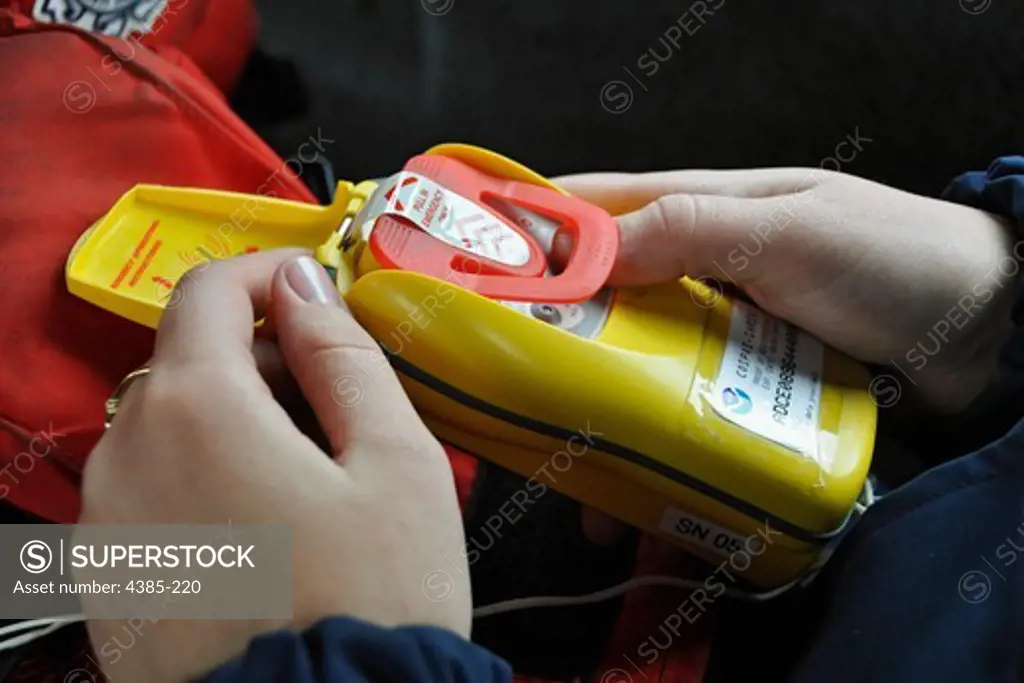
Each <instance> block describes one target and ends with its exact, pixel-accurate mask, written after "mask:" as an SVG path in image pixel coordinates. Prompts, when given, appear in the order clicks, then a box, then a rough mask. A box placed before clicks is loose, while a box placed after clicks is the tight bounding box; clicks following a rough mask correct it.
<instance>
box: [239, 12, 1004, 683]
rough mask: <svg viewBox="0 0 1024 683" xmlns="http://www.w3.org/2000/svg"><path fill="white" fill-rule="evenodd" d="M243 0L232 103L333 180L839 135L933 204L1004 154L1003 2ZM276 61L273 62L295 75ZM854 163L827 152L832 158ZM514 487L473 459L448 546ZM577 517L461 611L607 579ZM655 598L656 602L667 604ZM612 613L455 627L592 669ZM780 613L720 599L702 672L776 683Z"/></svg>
mask: <svg viewBox="0 0 1024 683" xmlns="http://www.w3.org/2000/svg"><path fill="white" fill-rule="evenodd" d="M224 1H230V0H224ZM257 5H258V6H259V9H260V14H261V20H262V26H261V40H260V44H261V48H262V51H263V53H265V54H266V55H270V56H272V57H273V58H274V60H270V61H268V60H265V59H257V60H255V61H254V63H253V66H252V68H251V69H250V73H249V74H248V75H247V77H246V87H244V88H243V89H242V95H241V96H240V99H238V100H236V105H237V108H238V109H239V110H240V111H241V113H242V114H243V116H244V117H245V118H246V119H247V120H249V121H250V122H251V123H252V124H253V125H254V127H255V128H256V129H257V130H258V131H259V132H260V133H261V134H262V135H263V136H264V137H265V138H266V139H267V140H268V141H269V142H270V143H271V144H272V145H273V146H274V147H275V148H276V149H277V150H278V151H279V152H280V153H281V154H282V155H283V156H286V157H287V156H291V155H294V154H295V153H296V151H297V149H298V146H299V145H300V144H301V143H303V142H304V141H306V140H307V139H308V137H309V136H313V137H314V138H316V137H317V136H318V131H319V132H320V133H321V134H322V136H323V137H325V138H329V139H333V140H335V142H333V143H330V144H327V145H326V148H327V153H328V155H329V157H330V159H331V161H332V163H333V166H334V169H335V172H336V173H337V175H338V177H340V178H344V179H348V180H361V179H364V178H368V177H376V176H380V175H383V174H389V173H392V172H394V171H396V170H397V169H398V168H400V167H401V165H402V164H403V163H404V161H405V160H406V159H407V158H408V157H410V156H412V155H414V154H416V153H418V152H421V151H423V150H425V149H426V148H428V147H430V146H432V145H434V144H437V143H439V142H446V141H461V142H469V143H474V144H478V145H483V146H485V147H490V148H492V149H494V150H496V151H499V152H501V153H504V154H506V155H508V156H510V157H512V158H514V159H517V160H518V161H521V162H523V163H524V164H526V165H527V166H530V167H532V168H534V169H536V170H538V171H540V172H541V173H543V174H546V175H557V174H561V173H569V172H576V171H593V170H628V171H645V170H661V169H672V168H743V167H763V166H819V165H821V164H823V163H825V165H826V167H828V168H836V165H835V162H833V161H824V160H825V159H827V158H829V157H832V156H833V155H834V154H835V153H836V147H837V145H838V144H839V143H841V142H843V141H844V140H847V138H848V136H851V137H856V136H859V138H860V139H861V140H862V143H861V147H862V149H861V150H860V151H858V152H857V153H856V156H855V157H854V158H853V159H852V160H849V161H848V162H847V163H843V164H842V165H841V167H840V170H842V171H845V172H849V173H853V174H856V175H860V176H863V177H867V178H871V179H874V180H877V181H880V182H884V183H887V184H890V185H894V186H897V187H900V188H903V189H906V190H910V191H914V192H919V193H922V194H928V195H938V194H939V193H940V192H941V191H942V189H943V188H944V187H945V186H946V184H947V183H948V182H949V181H950V179H952V178H953V177H954V176H955V175H957V174H958V173H961V172H963V171H965V170H974V169H981V168H984V167H985V166H986V165H987V164H988V163H989V162H990V161H991V160H992V159H993V158H994V157H996V156H999V155H1002V154H1010V153H1015V152H1020V151H1021V150H1022V147H1024V145H1022V144H1021V143H1022V142H1024V129H1022V125H1021V122H1024V95H1022V94H1021V91H1022V87H1024V86H1022V80H1021V78H1022V75H1024V41H1022V39H1021V36H1022V29H1024V3H1021V2H1019V0H903V1H902V2H892V1H891V0H825V1H823V2H809V1H808V2H799V1H797V0H774V1H773V0H724V1H723V0H705V2H704V3H700V2H693V1H692V0H681V1H680V0H671V1H668V0H642V1H636V0H634V1H632V2H631V1H629V0H616V1H614V2H612V1H602V0H589V1H583V0H422V1H421V0H258V2H257ZM703 8H717V9H715V10H714V13H713V14H711V13H709V12H707V11H705V12H704V13H703V19H704V22H703V23H701V22H700V21H699V19H698V17H697V15H698V14H701V10H702V9H703ZM673 26H675V27H676V28H673ZM682 27H688V29H689V31H690V32H691V33H692V35H690V34H689V33H688V32H687V31H685V30H683V28H682ZM668 37H672V38H674V39H675V40H676V42H677V43H678V47H677V46H676V45H673V44H672V43H671V42H670V41H669V40H668ZM648 51H653V52H648ZM645 53H646V54H647V56H646V57H645V56H644V55H645ZM655 57H659V58H660V60H662V61H655ZM641 59H643V61H644V64H647V65H648V66H646V67H643V66H642V65H641V64H640V63H638V62H639V61H640V60H641ZM275 60H288V61H290V62H292V63H293V65H294V72H293V71H291V70H290V69H289V67H288V66H287V65H286V64H284V63H282V62H279V61H275ZM652 63H657V64H658V68H657V71H656V72H654V73H651V72H652V71H653V67H651V66H650V64H652ZM637 79H638V80H639V82H638V80H637ZM615 81H619V83H613V82H615ZM609 84H611V85H609ZM626 86H628V87H629V88H630V89H631V90H630V91H627V90H626V89H625V88H626ZM602 93H604V95H605V97H604V99H602ZM626 104H628V106H625V105H626ZM283 119H287V120H283ZM307 149H308V148H307ZM851 152H852V148H851V147H850V146H846V147H844V148H843V149H842V150H841V153H842V154H843V155H844V157H845V158H846V159H850V154H851ZM1022 348H1024V347H1022ZM1022 370H1024V366H1022ZM1011 403H1013V402H1012V401H1010V402H1007V401H1006V400H1004V399H1000V398H998V397H997V398H995V399H993V400H992V401H990V404H992V405H997V406H998V405H1003V407H1004V408H1005V407H1009V408H1011V409H1012V408H1013V406H1012V405H1010V404H1011ZM1003 412H1006V411H1005V410H1004V411H1003ZM1010 417H1011V418H1012V416H1010ZM882 419H883V424H882V433H881V435H880V439H883V440H884V439H890V438H892V439H895V440H896V441H899V442H901V443H904V444H909V447H911V448H912V450H913V451H914V452H916V453H919V454H922V455H923V456H924V457H925V459H928V460H931V461H932V462H935V461H939V460H942V459H944V458H948V457H952V456H954V455H956V454H958V453H963V452H966V451H969V450H971V449H972V448H974V447H976V446H978V445H979V444H980V443H984V442H986V440H991V439H992V438H994V437H995V436H997V435H998V434H996V433H995V432H994V431H993V430H998V429H999V427H998V425H996V426H993V427H991V428H990V429H988V430H986V429H983V428H978V427H977V426H976V423H972V422H970V418H965V420H964V421H960V422H957V421H946V422H945V423H943V424H942V425H938V424H935V423H934V421H930V422H928V423H925V424H923V425H917V426H911V427H908V426H906V425H901V426H898V427H897V428H895V429H889V428H888V427H887V426H886V424H885V420H886V419H887V414H883V415H882ZM993 424H994V423H993ZM966 425H969V426H966ZM1000 433H1001V432H1000ZM883 443H884V441H880V448H881V447H882V444H883ZM521 487H522V480H521V479H519V478H517V477H515V476H514V475H510V474H508V473H506V472H504V471H502V470H500V469H498V468H496V467H494V466H491V465H488V464H486V463H483V464H482V465H481V476H480V477H478V482H477V485H476V490H475V492H474V496H473V500H472V504H471V505H470V507H469V509H468V510H467V511H466V532H467V537H468V538H469V537H473V536H474V535H479V531H480V529H481V528H482V525H483V524H484V522H485V520H487V519H488V517H489V516H490V515H492V514H494V511H495V509H496V508H497V507H498V506H500V505H501V504H502V503H503V502H504V501H505V500H507V499H508V497H509V494H510V493H511V492H514V491H516V490H518V489H520V488H521ZM578 520H579V510H578V506H576V505H575V504H574V503H572V502H571V501H568V500H567V499H564V498H562V497H560V496H557V495H550V496H546V497H545V499H544V501H543V503H542V504H541V505H538V506H537V507H536V508H533V509H531V511H530V514H529V515H526V516H525V518H524V521H523V522H522V523H520V524H517V525H515V526H513V527H512V528H511V529H509V530H507V531H506V532H505V534H506V535H505V536H504V537H503V538H502V539H501V541H500V542H498V543H496V544H495V546H494V548H493V549H492V550H488V552H486V553H483V554H482V556H481V558H482V559H481V561H480V562H478V563H475V564H474V565H473V566H472V574H473V576H472V578H473V591H474V598H475V601H476V603H477V604H488V603H491V602H495V601H498V600H502V599H507V598H513V597H521V596H526V595H571V594H582V593H587V592H589V591H593V590H597V589H600V588H603V587H606V586H608V585H611V584H614V583H617V582H618V581H621V580H623V579H625V578H626V577H628V576H629V575H630V573H631V571H632V557H633V551H634V548H635V544H636V540H637V539H636V536H635V535H633V536H631V537H629V538H627V539H625V540H624V541H623V542H622V543H621V544H620V545H619V546H617V547H615V548H609V549H598V548H595V547H594V546H591V545H590V544H588V543H587V542H586V541H585V540H584V539H582V537H581V536H580V533H579V528H578V527H579V522H578ZM808 599H812V600H813V597H811V598H808ZM670 602H671V604H666V614H667V613H668V612H670V611H671V610H672V609H673V608H674V607H675V606H676V605H677V604H678V596H671V600H670ZM620 607H621V602H608V603H604V604H602V605H597V606H594V607H588V608H576V609H568V610H550V609H548V610H530V611H527V612H520V613H515V614H510V615H507V616H500V617H492V618H490V619H485V620H478V621H477V623H476V624H474V639H475V640H477V641H478V642H480V643H482V644H483V645H485V646H487V647H489V648H491V649H492V650H494V651H495V652H497V653H498V654H500V655H502V656H504V657H506V658H508V659H509V660H510V661H511V662H512V663H513V664H514V665H515V667H516V669H517V670H518V671H520V672H522V673H531V674H538V675H546V676H552V677H557V678H559V679H562V680H564V679H568V678H571V677H572V676H575V675H578V674H583V675H586V674H587V673H588V672H590V673H593V672H594V671H595V667H596V666H597V664H598V662H599V661H600V658H601V655H602V653H604V650H605V647H606V642H607V638H608V636H609V634H610V632H611V628H612V626H613V624H614V623H615V620H616V619H617V618H618V615H619V610H620ZM723 607H724V606H723ZM790 608H791V606H790V605H789V604H788V603H786V602H785V601H781V602H775V603H773V605H772V606H771V607H770V608H769V607H768V606H765V607H753V608H750V609H746V608H742V607H737V608H734V607H732V606H728V609H729V613H726V614H720V615H719V618H718V619H717V620H716V621H717V625H718V628H717V632H716V635H715V649H714V650H713V654H712V661H711V671H710V672H709V675H708V677H707V679H706V680H709V681H710V680H716V681H717V680H766V681H768V680H779V679H781V678H782V676H783V672H784V671H785V669H786V667H787V663H788V661H789V660H790V659H791V658H792V657H795V656H797V654H798V653H799V651H800V642H799V640H800V639H799V637H798V634H797V633H795V632H792V633H788V635H786V637H785V643H784V645H786V648H788V650H780V649H779V647H780V645H779V643H777V642H775V641H771V640H770V639H769V640H766V636H767V635H769V634H771V633H774V632H776V631H777V629H778V622H779V620H780V619H782V620H785V619H786V617H787V611H789V610H790ZM808 628H809V626H808ZM803 635H804V636H806V635H807V634H806V633H805V634H803ZM773 642H774V644H772V643H773ZM896 646H898V644H896ZM744 662H746V663H747V664H750V665H753V664H756V665H757V671H756V672H755V677H754V678H745V677H744V675H743V674H742V673H738V672H737V670H736V669H737V667H739V669H740V670H741V671H742V669H743V666H742V665H743V663H744ZM773 669H774V670H773ZM597 673H598V675H599V674H600V672H599V671H598V672H597Z"/></svg>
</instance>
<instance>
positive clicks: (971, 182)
mask: <svg viewBox="0 0 1024 683" xmlns="http://www.w3.org/2000/svg"><path fill="white" fill-rule="evenodd" d="M942 198H943V199H946V200H948V201H951V202H956V203H957V204H965V205H967V206H973V207H974V208H976V209H982V210H984V211H989V212H991V213H996V214H1000V215H1002V216H1006V217H1008V218H1013V219H1014V220H1015V221H1017V223H1018V224H1019V223H1020V222H1021V221H1024V156H1005V157H999V158H998V159H996V160H995V161H993V162H992V163H991V164H989V167H988V170H986V171H969V172H967V173H963V174H961V175H959V176H957V177H956V178H954V179H953V181H952V182H951V183H950V184H949V185H948V186H947V187H946V189H945V190H944V191H943V193H942Z"/></svg>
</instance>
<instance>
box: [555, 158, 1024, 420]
mask: <svg viewBox="0 0 1024 683" xmlns="http://www.w3.org/2000/svg"><path fill="white" fill-rule="evenodd" d="M555 182H556V183H558V184H559V185H560V186H562V187H564V188H565V189H566V190H568V191H569V192H570V193H572V194H574V195H576V196H579V197H581V198H583V199H587V200H589V201H591V202H593V203H595V204H598V205H600V206H603V207H604V208H606V209H607V210H609V211H610V212H611V213H612V214H613V215H619V214H622V215H620V216H619V224H620V226H621V230H622V246H621V251H620V256H619V259H618V263H617V264H616V266H615V269H614V271H613V275H612V278H613V284H616V285H619V286H632V285H643V284H649V283H655V282H660V281H667V280H669V279H672V278H677V277H679V276H681V275H684V274H685V275H689V276H691V277H694V278H713V279H716V280H718V281H720V282H721V283H723V284H724V285H727V286H728V285H737V286H739V287H740V288H741V289H742V290H743V291H744V292H746V294H747V295H748V296H750V298H751V299H753V300H754V301H755V302H756V303H757V304H758V305H759V306H760V307H761V308H763V309H764V310H766V311H768V312H769V313H772V314H774V315H776V316H778V317H781V318H784V319H787V320H789V321H790V322H792V323H794V324H796V325H798V326H799V327H802V328H804V329H805V330H807V331H808V332H810V333H812V334H814V335H816V336H817V337H819V338H820V339H822V340H823V341H825V342H827V343H829V344H831V345H833V346H835V347H837V348H839V349H842V350H844V351H846V352H847V353H849V354H850V355H852V356H854V357H856V358H859V359H861V360H863V361H867V362H869V363H873V364H879V365H891V364H895V365H897V366H898V367H899V369H900V370H901V371H902V372H903V373H905V374H906V376H907V378H908V379H909V381H910V382H911V383H913V385H915V387H916V390H917V392H918V394H919V395H920V396H921V397H923V398H924V399H925V401H926V403H927V404H928V405H929V406H930V407H931V408H934V409H939V410H945V411H951V412H952V411H957V410H960V409H963V408H965V407H966V406H967V405H968V404H969V403H970V402H971V400H973V399H974V398H975V397H976V396H977V395H978V393H980V392H981V390H982V389H983V388H984V387H985V386H986V384H988V383H989V382H990V381H991V380H992V379H993V377H994V375H995V373H996V369H997V352H998V350H999V348H1000V347H1001V345H1002V343H1003V342H1004V341H1005V339H1006V338H1007V336H1008V334H1009V332H1010V330H1011V321H1010V309H1011V307H1012V304H1013V297H1014V286H1013V285H1014V282H1013V280H1014V279H1015V278H1017V277H1018V276H1019V272H1020V269H1021V268H1020V259H1021V258H1024V249H1022V246H1024V245H1015V244H1014V240H1013V237H1012V233H1011V230H1010V228H1009V226H1008V225H1007V224H1006V223H1005V222H1004V221H1003V220H1001V219H1000V218H997V217H996V216H993V215H991V214H988V213H985V212H983V211H979V210H977V209H973V208H968V207H964V206H960V205H957V204H951V203H948V202H944V201H938V200H934V199H928V198H925V197H920V196H917V195H913V194H908V193H906V192H901V191H899V190H895V189H892V188H889V187H886V186H884V185H879V184H877V183H873V182H869V181H866V180H863V179H860V178H856V177H853V176H848V175H843V174H839V173H831V172H826V171H821V170H818V169H799V168H797V169H765V170H752V171H678V172H670V173H648V174H640V175H628V174H592V175H579V176H570V177H566V178H560V179H557V180H556V181H555ZM892 374H893V376H895V377H899V376H900V373H899V372H896V371H895V369H893V371H892ZM900 381H901V382H902V381H903V379H902V378H900Z"/></svg>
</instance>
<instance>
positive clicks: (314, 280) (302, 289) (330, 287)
mask: <svg viewBox="0 0 1024 683" xmlns="http://www.w3.org/2000/svg"><path fill="white" fill-rule="evenodd" d="M284 279H285V281H286V282H287V283H288V285H289V286H290V287H291V288H292V290H294V292H295V293H296V294H298V295H299V297H300V298H301V299H302V300H303V301H308V302H310V303H318V304H324V305H327V306H336V305H338V302H339V300H340V298H339V296H338V290H337V289H336V288H335V286H334V283H333V282H331V278H330V277H328V276H327V271H326V270H324V267H323V266H321V265H320V264H319V263H317V262H316V261H314V260H313V259H311V258H310V257H308V256H300V257H299V258H297V259H295V260H294V261H292V262H291V263H289V264H288V265H286V266H285V269H284Z"/></svg>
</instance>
